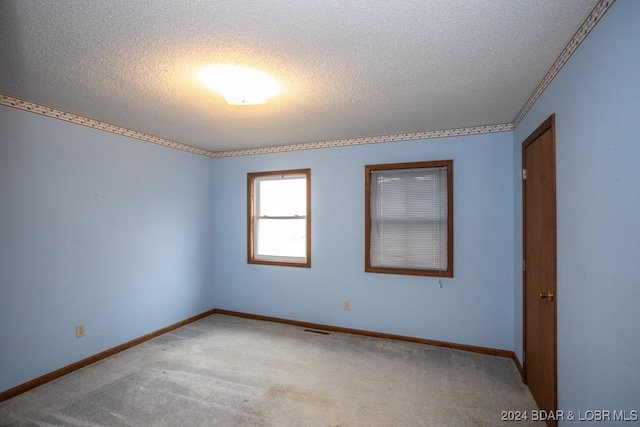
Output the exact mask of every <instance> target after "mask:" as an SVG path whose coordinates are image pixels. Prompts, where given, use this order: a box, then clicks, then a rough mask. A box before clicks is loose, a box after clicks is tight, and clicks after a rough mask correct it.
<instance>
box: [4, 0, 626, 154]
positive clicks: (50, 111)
mask: <svg viewBox="0 0 640 427" xmlns="http://www.w3.org/2000/svg"><path fill="white" fill-rule="evenodd" d="M614 2H615V0H600V2H599V3H598V4H597V5H596V7H595V8H594V9H593V10H592V11H591V13H590V14H589V16H588V17H587V19H586V20H585V22H584V23H583V24H582V26H581V27H580V28H579V29H578V31H577V32H576V34H575V35H574V36H573V37H572V38H571V40H570V41H569V43H567V46H566V47H565V48H564V50H563V51H562V53H561V54H560V56H559V57H558V58H557V59H556V61H555V62H554V63H553V65H552V66H551V68H550V69H549V71H548V72H547V74H546V75H545V77H544V78H543V79H542V81H541V82H540V84H539V85H538V86H537V88H536V89H535V91H534V92H533V93H532V94H531V96H530V97H529V99H528V100H527V102H526V104H525V105H524V106H523V107H522V109H521V110H520V112H519V113H518V115H517V116H516V118H515V119H514V121H513V122H512V123H503V124H494V125H485V126H474V127H466V128H458V129H445V130H435V131H426V132H412V133H401V134H395V135H383V136H369V137H359V138H348V139H338V140H333V141H318V142H307V143H297V144H290V145H277V146H269V147H257V148H246V149H238V150H227V151H211V150H207V149H204V148H199V147H194V146H192V145H187V144H183V143H181V142H177V141H172V140H170V139H166V138H161V137H158V136H153V135H149V134H146V133H143V132H138V131H135V130H131V129H127V128H123V127H120V126H116V125H112V124H109V123H104V122H101V121H98V120H94V119H90V118H87V117H83V116H80V115H77V114H73V113H69V112H66V111H62V110H58V109H55V108H51V107H47V106H44V105H40V104H37V103H34V102H30V101H25V100H23V99H19V98H14V97H12V96H9V95H5V94H0V105H5V106H7V107H12V108H17V109H19V110H24V111H29V112H32V113H36V114H41V115H43V116H47V117H51V118H54V119H58V120H63V121H66V122H70V123H74V124H78V125H81V126H86V127H89V128H93V129H98V130H102V131H105V132H110V133H114V134H117V135H122V136H126V137H130V138H135V139H138V140H142V141H146V142H151V143H153V144H158V145H162V146H165V147H169V148H174V149H176V150H182V151H186V152H189V153H194V154H199V155H202V156H206V157H213V158H219V157H235V156H248V155H255V154H267V153H282V152H288V151H301V150H311V149H319V148H331V147H348V146H352V145H364V144H380V143H386V142H401V141H413V140H423V139H434V138H446V137H452V136H465V135H478V134H484V133H494V132H506V131H511V130H513V129H515V128H516V127H517V126H518V123H520V121H521V120H522V119H523V118H524V116H525V115H526V114H527V112H528V111H529V110H530V109H531V107H532V106H533V104H534V103H535V102H536V101H537V100H538V98H539V97H540V96H541V95H542V93H543V92H544V91H545V89H546V88H547V87H548V86H549V84H551V82H552V81H553V79H554V78H555V76H556V75H557V74H558V72H559V71H560V70H561V69H562V67H563V66H564V64H566V62H567V61H568V60H569V58H570V57H571V55H572V54H573V53H574V52H575V51H576V49H577V48H578V46H580V44H581V43H582V42H583V41H584V39H585V38H586V37H587V36H588V35H589V33H590V32H591V30H592V29H593V28H594V27H595V26H596V24H597V23H598V22H599V21H600V19H601V18H602V17H603V16H604V15H605V13H606V12H607V11H608V10H609V8H610V7H611V5H612V4H613V3H614Z"/></svg>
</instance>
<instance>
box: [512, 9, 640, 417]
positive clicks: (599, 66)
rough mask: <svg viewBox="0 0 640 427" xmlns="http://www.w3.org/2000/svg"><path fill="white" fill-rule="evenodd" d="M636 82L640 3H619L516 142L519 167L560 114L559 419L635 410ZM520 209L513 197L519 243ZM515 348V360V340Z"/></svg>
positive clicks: (639, 110)
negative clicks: (567, 413) (528, 144)
mask: <svg viewBox="0 0 640 427" xmlns="http://www.w3.org/2000/svg"><path fill="white" fill-rule="evenodd" d="M639 73H640V2H638V1H635V0H619V1H617V2H615V3H614V4H613V6H612V7H611V9H610V10H609V11H608V12H607V14H606V15H605V16H604V17H603V18H602V20H601V21H600V23H599V24H598V25H597V26H596V28H595V29H594V30H593V31H592V33H591V34H590V35H589V36H588V37H587V39H586V40H585V41H584V42H583V44H582V45H581V46H580V47H579V49H578V50H577V51H576V52H575V53H574V55H573V56H572V58H571V59H570V60H569V61H568V63H567V64H566V65H565V67H564V68H563V69H562V71H561V72H560V74H559V75H558V76H557V77H556V78H555V80H554V81H553V82H552V84H551V85H550V86H549V88H548V89H547V90H546V91H545V93H544V94H543V96H542V97H541V98H540V99H539V100H538V102H537V103H536V104H535V105H534V107H533V108H532V109H531V111H530V112H529V113H528V114H527V115H526V117H525V119H524V120H523V121H522V122H521V123H520V124H519V126H518V127H517V129H516V130H515V133H514V141H515V144H516V145H517V148H516V153H517V156H518V157H519V153H520V151H519V150H520V144H521V142H522V141H524V139H525V138H526V137H527V136H528V135H529V134H530V133H531V132H532V131H533V130H534V129H535V128H536V127H537V126H538V125H539V124H540V123H541V122H542V121H544V119H546V118H547V117H548V116H549V115H550V114H551V113H556V145H557V147H556V156H557V158H556V162H557V218H558V299H557V304H558V306H557V310H558V403H559V406H560V408H562V409H565V410H573V411H578V410H582V411H584V410H587V409H610V410H613V409H620V410H622V409H626V410H631V409H635V410H640V368H639V365H638V360H639V358H638V355H639V354H640V308H639V305H640V262H639V261H638V257H639V256H640V168H639V167H638V164H639V163H638V160H639V159H640V138H639V136H638V135H639V133H638V129H637V127H636V126H637V125H638V120H639V119H640V101H639V100H640V78H639V77H638V76H639V75H640V74H639ZM517 161H518V162H519V158H518V159H517ZM518 173H519V172H516V173H515V176H517V175H518ZM516 188H518V186H516ZM520 200H521V194H520V192H518V193H517V194H516V198H515V200H514V202H515V206H516V216H515V218H516V221H518V227H517V231H516V236H518V237H519V235H520V234H521V226H519V224H520V216H521V208H520V204H519V203H520ZM516 248H517V249H518V250H519V253H518V254H517V255H516V256H517V257H521V254H522V252H521V247H519V246H518V244H516ZM516 259H518V258H516ZM515 277H516V281H517V282H518V283H520V284H521V281H520V275H519V273H517V272H516V274H515ZM518 287H519V285H518V286H516V288H518ZM516 301H518V300H517V299H516ZM516 309H517V310H518V311H520V306H518V304H516ZM516 319H519V317H516ZM520 328H521V325H516V331H518V330H520ZM516 344H517V345H518V351H519V352H520V345H521V335H516ZM583 424H585V425H586V423H583ZM600 424H601V423H600Z"/></svg>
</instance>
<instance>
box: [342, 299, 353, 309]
mask: <svg viewBox="0 0 640 427" xmlns="http://www.w3.org/2000/svg"><path fill="white" fill-rule="evenodd" d="M342 308H343V309H344V310H351V303H350V302H349V300H344V301H342Z"/></svg>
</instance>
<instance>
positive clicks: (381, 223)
mask: <svg viewBox="0 0 640 427" xmlns="http://www.w3.org/2000/svg"><path fill="white" fill-rule="evenodd" d="M370 182H371V194H370V197H371V199H370V205H371V206H370V214H371V230H370V262H371V266H372V267H387V268H405V269H418V270H446V269H447V169H446V167H433V168H419V169H395V170H373V171H372V172H371V181H370Z"/></svg>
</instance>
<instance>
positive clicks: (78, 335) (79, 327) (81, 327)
mask: <svg viewBox="0 0 640 427" xmlns="http://www.w3.org/2000/svg"><path fill="white" fill-rule="evenodd" d="M83 336H84V323H79V324H77V325H76V338H82V337H83Z"/></svg>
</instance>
